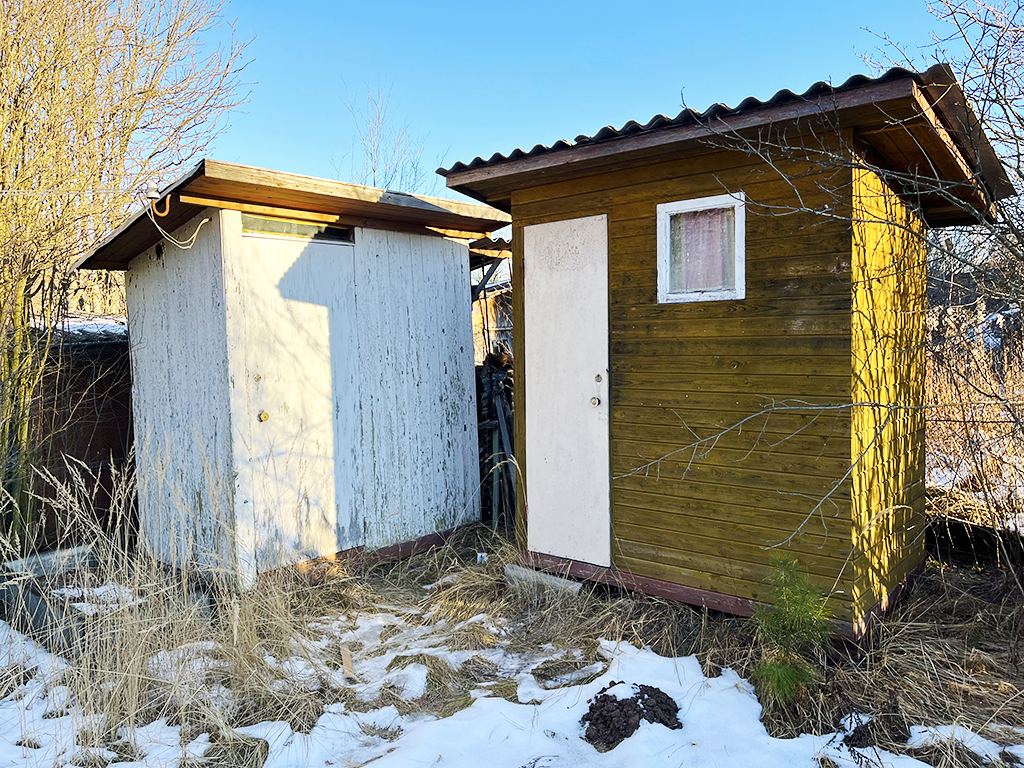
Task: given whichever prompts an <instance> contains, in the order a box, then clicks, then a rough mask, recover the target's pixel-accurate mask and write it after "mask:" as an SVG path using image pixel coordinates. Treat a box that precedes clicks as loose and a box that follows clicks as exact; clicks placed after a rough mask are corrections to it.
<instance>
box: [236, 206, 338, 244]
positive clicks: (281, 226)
mask: <svg viewBox="0 0 1024 768" xmlns="http://www.w3.org/2000/svg"><path fill="white" fill-rule="evenodd" d="M242 232H243V233H247V234H261V235H284V236H286V237H301V238H305V239H307V240H326V241H329V242H333V243H353V242H355V237H354V235H353V232H352V227H337V226H333V225H331V224H317V223H313V222H308V221H292V220H290V219H274V218H270V217H268V216H252V215H250V214H247V213H243V214H242Z"/></svg>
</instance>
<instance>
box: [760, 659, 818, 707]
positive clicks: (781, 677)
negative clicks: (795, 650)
mask: <svg viewBox="0 0 1024 768" xmlns="http://www.w3.org/2000/svg"><path fill="white" fill-rule="evenodd" d="M814 679H815V677H814V673H813V672H812V670H811V669H810V667H809V666H808V665H807V663H806V662H804V661H803V660H802V659H799V660H797V659H786V658H780V659H777V660H776V661H762V662H761V663H760V664H758V665H757V667H756V668H755V669H754V682H755V683H756V684H757V687H758V688H759V689H760V690H764V691H767V692H768V693H769V694H771V695H772V696H774V697H775V698H776V699H778V700H779V701H782V702H789V701H793V699H795V698H796V695H797V692H798V691H799V690H800V688H801V686H803V687H806V686H808V685H810V684H811V683H812V682H814Z"/></svg>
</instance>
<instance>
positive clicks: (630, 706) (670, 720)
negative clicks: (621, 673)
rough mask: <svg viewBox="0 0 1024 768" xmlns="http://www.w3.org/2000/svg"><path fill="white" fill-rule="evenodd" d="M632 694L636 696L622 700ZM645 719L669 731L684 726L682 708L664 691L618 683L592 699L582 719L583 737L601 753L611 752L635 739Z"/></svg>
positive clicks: (645, 686)
mask: <svg viewBox="0 0 1024 768" xmlns="http://www.w3.org/2000/svg"><path fill="white" fill-rule="evenodd" d="M619 687H621V688H619ZM615 688H619V690H613V689H615ZM628 692H632V694H633V695H632V696H627V697H624V698H620V696H623V695H624V694H625V693H628ZM641 720H646V721H647V722H649V723H661V724H662V725H664V726H665V727H666V728H672V729H677V728H682V727H683V724H682V723H680V722H679V705H678V704H676V702H675V700H673V698H672V697H671V696H669V695H668V694H667V693H665V692H664V691H663V690H661V689H660V688H655V687H654V686H652V685H635V684H627V683H619V682H614V681H613V682H612V683H611V684H609V685H607V686H605V687H604V688H602V689H601V690H600V691H598V693H597V695H595V696H594V698H593V699H591V700H590V709H589V710H587V714H585V715H584V716H583V717H582V718H581V719H580V725H582V726H586V731H585V732H584V734H583V738H584V739H586V740H587V741H588V742H590V743H591V744H593V745H594V748H595V749H596V750H597V751H598V752H607V751H608V750H611V749H615V747H617V746H619V744H621V743H622V742H623V741H624V740H625V739H628V738H629V737H630V736H632V735H633V734H634V733H635V732H636V729H637V728H639V727H640V721H641Z"/></svg>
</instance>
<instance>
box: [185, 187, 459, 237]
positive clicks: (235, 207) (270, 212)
mask: <svg viewBox="0 0 1024 768" xmlns="http://www.w3.org/2000/svg"><path fill="white" fill-rule="evenodd" d="M178 199H179V201H180V202H181V203H182V204H185V205H198V206H201V207H203V208H219V209H221V210H225V211H239V212H241V213H251V214H253V215H256V216H269V217H271V218H275V219H291V220H293V221H308V222H313V223H316V224H336V225H338V226H341V227H365V228H367V229H386V230H390V231H392V232H408V233H410V234H415V235H430V236H433V237H442V236H443V233H441V232H437V231H435V230H433V229H430V228H429V227H426V226H423V225H421V224H414V223H412V222H400V221H386V220H384V219H374V218H369V217H366V216H348V215H345V214H335V213H318V212H316V211H300V210H297V209H295V208H278V207H276V206H272V205H259V204H256V203H238V202H235V201H233V200H217V199H215V198H207V197H193V196H192V195H179V196H178Z"/></svg>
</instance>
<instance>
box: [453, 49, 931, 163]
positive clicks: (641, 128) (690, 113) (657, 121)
mask: <svg viewBox="0 0 1024 768" xmlns="http://www.w3.org/2000/svg"><path fill="white" fill-rule="evenodd" d="M950 75H951V72H950V70H949V67H948V66H947V65H945V64H936V65H934V66H932V67H931V68H929V69H928V71H927V72H912V71H910V70H908V69H903V68H901V67H893V68H892V69H890V70H889V71H888V72H886V73H885V74H883V75H880V76H879V77H868V76H867V75H853V76H852V77H850V78H849V79H848V80H846V82H844V83H843V84H842V85H839V86H833V85H832V84H831V83H826V82H821V81H819V82H817V83H815V84H814V85H812V86H811V87H810V88H808V89H807V90H806V91H804V92H803V93H799V94H797V93H793V91H791V90H788V89H783V90H781V91H779V92H778V93H776V94H775V95H774V96H772V97H771V98H770V99H768V100H767V101H762V100H761V99H758V98H756V97H754V96H748V97H747V98H745V99H744V100H743V101H741V102H740V103H739V104H737V105H736V106H735V107H730V106H728V105H726V104H712V105H711V106H710V107H708V108H707V109H706V110H704V111H703V112H698V111H696V110H694V109H684V110H683V111H682V112H680V113H679V114H678V115H676V116H675V117H668V116H666V115H655V116H654V117H652V118H651V119H650V120H648V121H647V122H646V123H643V124H641V123H638V122H637V121H635V120H630V121H629V122H628V123H626V124H625V125H623V126H622V127H621V128H615V127H614V126H611V125H606V126H604V127H603V128H601V129H600V130H599V131H598V132H597V133H595V134H593V135H592V136H588V135H586V134H580V135H579V136H577V137H576V138H575V139H574V140H573V141H567V140H565V139H562V140H559V141H556V142H555V143H554V144H551V145H550V146H548V145H545V144H537V145H536V146H535V147H534V148H533V149H531V150H529V151H527V150H523V149H514V150H512V152H510V153H509V154H507V155H503V154H501V153H500V152H496V153H494V154H493V155H491V156H490V157H489V158H488V159H486V160H485V159H483V158H482V157H476V158H474V159H472V160H470V161H469V162H468V163H462V162H458V163H455V164H454V165H453V166H451V167H450V168H438V170H437V172H438V173H439V174H441V175H442V176H448V175H449V174H451V173H456V172H458V171H465V170H470V169H475V168H482V167H486V166H491V165H496V164H498V163H504V162H510V161H514V160H522V159H524V158H528V157H536V156H537V155H544V154H547V153H549V152H558V151H561V150H566V149H572V148H574V147H579V146H583V145H586V144H597V143H600V142H605V141H614V140H615V139H621V138H623V137H626V136H635V135H638V134H643V133H650V132H652V131H658V130H662V129H665V128H672V127H677V126H684V125H692V124H696V123H708V122H710V121H712V120H716V119H721V118H724V117H731V116H734V115H739V114H742V113H746V112H752V111H755V110H759V109H765V108H770V107H778V106H781V105H783V104H787V103H789V102H793V101H808V100H811V99H815V98H818V97H820V96H822V95H825V94H830V93H841V92H844V91H850V90H853V89H855V88H862V87H864V86H866V85H873V84H876V83H884V82H888V81H890V80H899V79H902V78H907V77H910V78H913V79H914V80H916V81H917V83H918V84H919V85H927V84H929V83H932V82H935V81H938V82H943V83H947V82H949V77H950Z"/></svg>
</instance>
